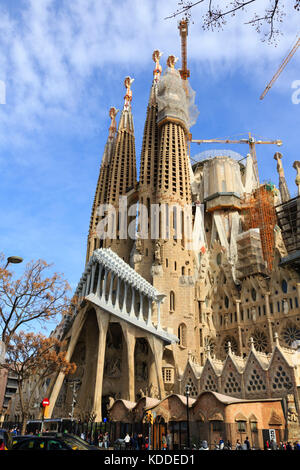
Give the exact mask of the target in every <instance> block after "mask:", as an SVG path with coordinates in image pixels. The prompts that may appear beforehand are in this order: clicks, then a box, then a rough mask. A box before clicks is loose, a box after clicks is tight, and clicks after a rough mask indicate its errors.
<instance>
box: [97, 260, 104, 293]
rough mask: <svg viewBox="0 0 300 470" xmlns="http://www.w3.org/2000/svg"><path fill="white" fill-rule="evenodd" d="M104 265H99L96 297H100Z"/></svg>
mask: <svg viewBox="0 0 300 470" xmlns="http://www.w3.org/2000/svg"><path fill="white" fill-rule="evenodd" d="M102 270H103V265H102V264H100V265H99V273H98V281H97V288H96V295H97V296H98V297H100V289H101V276H102Z"/></svg>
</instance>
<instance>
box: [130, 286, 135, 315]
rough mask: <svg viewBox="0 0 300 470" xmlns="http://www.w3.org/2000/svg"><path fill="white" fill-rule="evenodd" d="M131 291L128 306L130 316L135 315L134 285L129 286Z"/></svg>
mask: <svg viewBox="0 0 300 470" xmlns="http://www.w3.org/2000/svg"><path fill="white" fill-rule="evenodd" d="M131 292H132V295H131V307H130V314H129V315H130V316H131V317H135V308H134V307H135V288H134V286H132V287H131Z"/></svg>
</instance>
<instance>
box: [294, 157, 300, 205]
mask: <svg viewBox="0 0 300 470" xmlns="http://www.w3.org/2000/svg"><path fill="white" fill-rule="evenodd" d="M293 168H295V170H296V171H297V176H296V180H295V183H296V185H297V186H298V196H300V162H299V160H296V161H295V162H294V164H293Z"/></svg>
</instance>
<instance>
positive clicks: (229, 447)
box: [224, 440, 232, 450]
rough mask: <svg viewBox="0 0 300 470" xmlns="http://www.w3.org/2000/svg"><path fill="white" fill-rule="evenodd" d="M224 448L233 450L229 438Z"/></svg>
mask: <svg viewBox="0 0 300 470" xmlns="http://www.w3.org/2000/svg"><path fill="white" fill-rule="evenodd" d="M224 449H226V450H232V446H231V442H230V441H229V440H228V441H227V442H226V444H225V446H224Z"/></svg>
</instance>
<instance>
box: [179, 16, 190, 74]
mask: <svg viewBox="0 0 300 470" xmlns="http://www.w3.org/2000/svg"><path fill="white" fill-rule="evenodd" d="M178 29H179V31H180V37H181V70H179V72H180V76H181V78H182V80H187V79H188V78H189V76H190V71H189V70H188V68H187V35H188V20H187V19H182V20H181V21H180V22H179V26H178Z"/></svg>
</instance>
